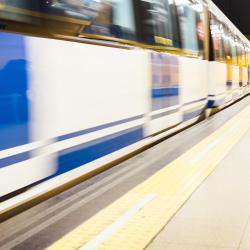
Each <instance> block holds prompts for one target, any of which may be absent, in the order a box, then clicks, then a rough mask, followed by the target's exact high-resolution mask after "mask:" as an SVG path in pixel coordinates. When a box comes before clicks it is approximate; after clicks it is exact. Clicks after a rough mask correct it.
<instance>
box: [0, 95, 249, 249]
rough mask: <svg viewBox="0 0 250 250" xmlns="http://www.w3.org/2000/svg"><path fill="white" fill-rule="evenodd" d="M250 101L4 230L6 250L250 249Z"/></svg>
mask: <svg viewBox="0 0 250 250" xmlns="http://www.w3.org/2000/svg"><path fill="white" fill-rule="evenodd" d="M249 152H250V97H246V98H244V99H243V100H241V101H239V102H238V103H235V104H234V105H232V106H231V107H228V108H227V109H225V110H223V111H221V112H219V113H217V114H215V115H214V116H212V117H210V118H208V119H207V120H205V121H202V122H200V123H199V124H197V125H195V126H192V127H190V128H188V129H186V130H184V131H182V132H180V133H178V134H177V135H175V136H172V137H170V138H168V139H166V140H164V141H163V142H161V143H159V144H157V145H155V146H154V147H152V148H150V149H148V150H146V151H144V152H142V153H141V154H138V155H137V156H135V157H133V158H131V159H129V160H127V161H125V162H123V163H121V164H119V165H117V166H115V167H113V168H111V169H109V170H107V171H105V172H103V173H101V174H99V175H96V176H94V177H92V178H90V179H88V180H87V181H85V182H83V183H81V184H79V185H77V186H75V187H73V188H71V189H69V190H67V191H65V192H62V193H61V194H59V195H56V196H54V197H52V198H50V199H48V200H47V201H44V202H42V203H41V204H38V205H36V206H34V207H32V208H30V209H28V210H26V211H24V212H22V213H20V214H18V215H16V216H14V217H12V218H10V219H8V220H6V221H4V222H2V223H1V224H0V249H3V250H6V249H25V250H26V249H29V250H30V249H51V250H54V249H60V250H61V249H67V250H68V249H81V250H87V249H88V250H90V249H91V250H92V249H107V250H109V249H115V250H120V249H125V250H131V249H138V250H139V249H148V250H154V249H164V250H165V249H166V250H167V249H171V250H172V249H174V250H179V249H188V250H191V249H192V250H193V249H194V250H196V249H198V250H200V249H201V250H203V249H209V250H212V249H214V250H216V249H219V250H220V249H224V250H227V249H228V250H230V249H231V250H233V249H241V250H243V249H244V250H247V249H250V194H249V193H250V165H249V163H250V153H249Z"/></svg>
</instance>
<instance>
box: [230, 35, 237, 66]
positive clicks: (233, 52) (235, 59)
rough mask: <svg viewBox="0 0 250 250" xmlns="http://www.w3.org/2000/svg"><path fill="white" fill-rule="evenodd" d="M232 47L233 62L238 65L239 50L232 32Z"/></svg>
mask: <svg viewBox="0 0 250 250" xmlns="http://www.w3.org/2000/svg"><path fill="white" fill-rule="evenodd" d="M229 41H230V47H231V52H232V64H234V65H237V63H238V62H237V50H236V44H235V38H234V35H232V34H231V36H230V40H229Z"/></svg>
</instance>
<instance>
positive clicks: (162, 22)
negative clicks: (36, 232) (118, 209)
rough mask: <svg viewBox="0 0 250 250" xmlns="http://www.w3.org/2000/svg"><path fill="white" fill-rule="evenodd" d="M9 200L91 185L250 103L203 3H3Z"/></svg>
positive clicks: (239, 51)
mask: <svg viewBox="0 0 250 250" xmlns="http://www.w3.org/2000/svg"><path fill="white" fill-rule="evenodd" d="M0 29H1V31H0V197H2V198H3V199H4V198H5V197H7V195H9V194H12V193H13V192H15V191H17V190H20V189H22V188H24V187H28V186H30V185H34V184H36V183H40V182H42V181H45V180H47V179H49V178H54V180H55V182H56V181H57V180H58V179H59V178H63V179H64V180H67V181H69V180H71V179H73V178H76V177H78V176H82V175H85V174H89V173H91V172H93V171H95V170H96V169H99V168H100V167H102V166H104V165H105V164H108V163H110V162H113V161H114V160H116V159H119V158H121V157H123V156H124V155H127V154H129V153H131V152H134V151H136V150H138V149H140V148H142V147H143V146H145V145H147V144H149V143H152V142H154V141H156V140H159V138H163V137H165V136H166V135H169V134H171V133H174V132H176V131H178V130H180V129H182V128H184V127H186V126H189V125H191V124H193V123H195V122H197V121H199V120H201V119H204V118H205V115H206V114H207V113H209V112H210V111H213V110H215V109H216V110H218V109H221V108H223V107H225V106H227V105H229V104H230V103H232V102H234V101H236V100H237V99H239V98H241V97H243V96H244V95H246V94H248V93H249V66H250V44H249V41H248V40H247V39H246V38H245V37H244V36H243V35H242V34H241V33H240V32H239V31H238V29H237V28H236V27H235V26H234V25H233V24H232V23H231V22H230V21H229V20H228V19H227V18H226V17H225V16H224V14H223V13H222V12H221V11H220V10H219V9H218V8H217V7H216V6H215V5H214V4H213V3H212V2H211V1H201V0H99V1H97V0H70V1H69V0H34V1H25V0H0Z"/></svg>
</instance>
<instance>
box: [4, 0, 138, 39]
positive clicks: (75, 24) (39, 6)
mask: <svg viewBox="0 0 250 250" xmlns="http://www.w3.org/2000/svg"><path fill="white" fill-rule="evenodd" d="M0 4H2V8H1V11H0V18H1V19H5V20H11V21H16V22H22V23H29V25H30V26H33V25H39V27H37V28H38V29H37V30H38V31H39V30H42V32H47V33H50V34H62V35H69V36H81V35H82V34H92V35H99V36H100V37H101V36H106V37H107V36H108V37H110V39H111V40H112V37H115V38H121V39H135V23H134V13H133V3H132V0H99V1H96V0H32V1H27V0H0Z"/></svg>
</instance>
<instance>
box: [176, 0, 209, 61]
mask: <svg viewBox="0 0 250 250" xmlns="http://www.w3.org/2000/svg"><path fill="white" fill-rule="evenodd" d="M175 3H176V5H177V9H178V14H179V20H180V30H181V39H182V47H183V49H184V50H186V51H187V52H189V53H192V54H196V55H201V56H202V57H203V56H204V43H205V31H204V30H205V20H204V9H203V5H202V4H201V3H200V2H198V1H191V0H176V1H175Z"/></svg>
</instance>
